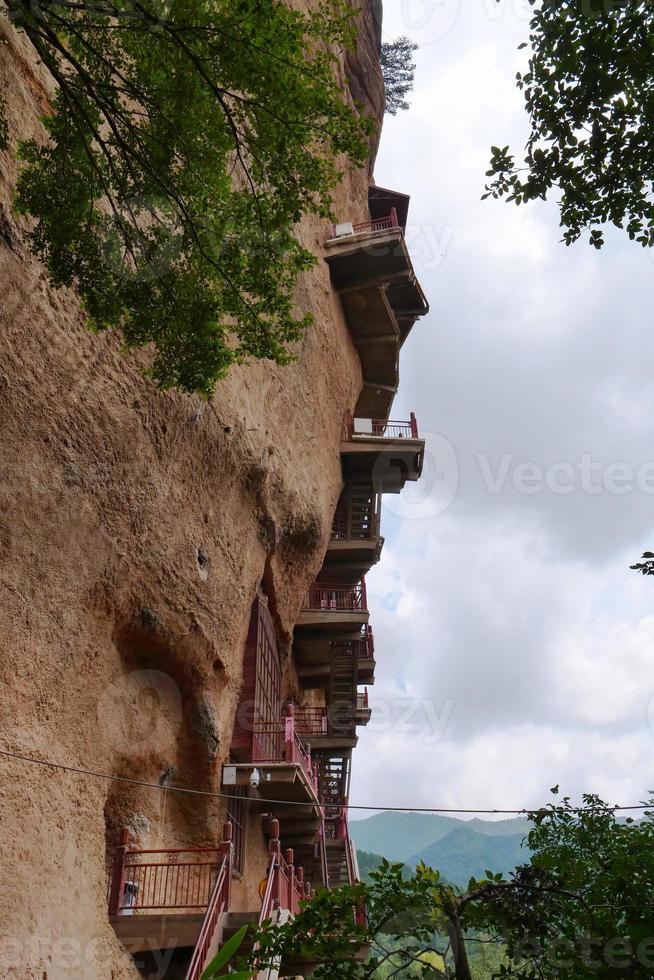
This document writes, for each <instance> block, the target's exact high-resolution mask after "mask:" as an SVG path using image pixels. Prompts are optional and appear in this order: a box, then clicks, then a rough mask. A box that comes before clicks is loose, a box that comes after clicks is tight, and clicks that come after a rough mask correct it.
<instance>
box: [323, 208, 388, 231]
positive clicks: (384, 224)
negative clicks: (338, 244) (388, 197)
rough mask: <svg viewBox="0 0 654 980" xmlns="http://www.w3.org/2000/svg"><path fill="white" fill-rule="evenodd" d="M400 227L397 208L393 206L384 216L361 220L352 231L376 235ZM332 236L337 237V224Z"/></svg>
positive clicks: (333, 227)
mask: <svg viewBox="0 0 654 980" xmlns="http://www.w3.org/2000/svg"><path fill="white" fill-rule="evenodd" d="M399 227H400V223H399V221H398V220H397V210H396V209H395V208H392V209H391V213H390V214H387V215H385V216H384V217H383V218H373V219H371V220H370V221H359V222H357V223H356V224H353V225H352V231H353V234H354V235H365V234H369V235H376V234H378V233H379V232H382V231H389V230H390V229H391V228H399ZM343 237H346V236H343ZM332 238H336V225H332Z"/></svg>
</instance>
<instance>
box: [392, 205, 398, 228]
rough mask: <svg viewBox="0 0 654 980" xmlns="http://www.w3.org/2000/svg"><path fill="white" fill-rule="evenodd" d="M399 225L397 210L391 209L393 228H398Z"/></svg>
mask: <svg viewBox="0 0 654 980" xmlns="http://www.w3.org/2000/svg"><path fill="white" fill-rule="evenodd" d="M398 223H399V222H398V220H397V208H391V228H397V226H398Z"/></svg>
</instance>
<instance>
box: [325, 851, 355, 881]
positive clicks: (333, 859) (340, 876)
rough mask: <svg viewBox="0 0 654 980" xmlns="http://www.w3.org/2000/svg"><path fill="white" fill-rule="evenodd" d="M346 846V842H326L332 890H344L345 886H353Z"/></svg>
mask: <svg viewBox="0 0 654 980" xmlns="http://www.w3.org/2000/svg"><path fill="white" fill-rule="evenodd" d="M346 846H347V845H346V842H345V841H344V840H327V841H325V848H326V851H327V872H328V875H329V887H330V888H343V887H344V886H345V885H349V884H351V882H350V875H349V870H348V861H347V851H346Z"/></svg>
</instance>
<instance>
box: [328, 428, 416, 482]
mask: <svg viewBox="0 0 654 980" xmlns="http://www.w3.org/2000/svg"><path fill="white" fill-rule="evenodd" d="M424 455H425V441H424V439H421V438H420V435H419V433H418V423H417V421H416V417H415V415H414V414H413V413H411V417H410V418H409V419H408V420H407V421H389V420H388V419H370V418H362V417H359V416H353V415H352V414H350V413H347V414H346V416H345V419H344V421H343V433H342V437H341V462H342V465H343V476H344V479H345V480H346V481H350V480H351V481H357V482H358V481H361V482H366V483H369V484H371V485H372V486H373V487H375V488H376V489H377V490H378V491H379V492H381V493H400V491H401V490H402V489H403V488H404V485H405V483H407V481H409V482H415V481H416V480H419V479H420V476H421V474H422V466H423V462H424Z"/></svg>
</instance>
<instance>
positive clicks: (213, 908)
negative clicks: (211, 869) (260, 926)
mask: <svg viewBox="0 0 654 980" xmlns="http://www.w3.org/2000/svg"><path fill="white" fill-rule="evenodd" d="M221 848H222V853H223V858H222V864H221V866H220V869H219V871H218V875H217V877H216V883H215V885H214V888H213V893H212V895H211V900H210V902H209V906H208V908H207V914H206V915H205V917H204V922H203V923H202V929H201V930H200V935H199V936H198V941H197V943H196V944H195V949H194V950H193V956H192V957H191V962H190V964H189V968H188V970H187V972H186V980H200V977H201V976H202V973H203V971H204V969H205V967H206V966H207V964H208V963H209V960H210V959H211V957H212V956H214V955H215V953H216V952H217V951H218V943H219V942H220V933H221V926H222V919H223V916H224V915H225V913H226V912H227V911H228V910H229V899H230V889H231V882H232V863H233V844H232V825H231V823H226V824H225V826H224V828H223V843H222V845H221Z"/></svg>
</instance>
